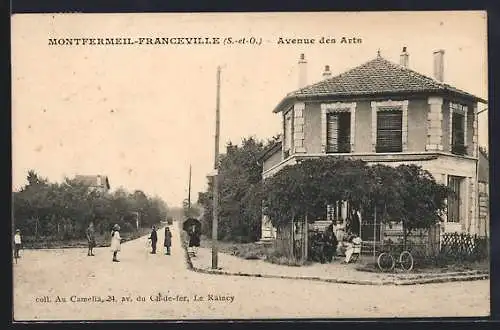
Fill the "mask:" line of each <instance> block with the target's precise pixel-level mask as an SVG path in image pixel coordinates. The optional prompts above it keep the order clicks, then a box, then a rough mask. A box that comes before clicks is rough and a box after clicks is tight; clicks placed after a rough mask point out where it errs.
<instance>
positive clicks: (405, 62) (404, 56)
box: [399, 47, 410, 68]
mask: <svg viewBox="0 0 500 330" xmlns="http://www.w3.org/2000/svg"><path fill="white" fill-rule="evenodd" d="M399 64H400V65H401V66H402V67H404V68H408V66H409V65H410V55H409V54H408V52H407V51H406V47H403V51H402V52H401V55H400V56H399Z"/></svg>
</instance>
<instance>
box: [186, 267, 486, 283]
mask: <svg viewBox="0 0 500 330" xmlns="http://www.w3.org/2000/svg"><path fill="white" fill-rule="evenodd" d="M191 265H192V264H191ZM191 267H192V268H191V270H193V271H195V272H197V273H203V274H210V275H226V276H245V277H258V278H279V279H289V280H308V281H319V282H326V283H337V284H352V285H379V286H380V285H416V284H432V283H446V282H459V281H463V282H465V281H477V280H486V279H489V274H474V275H456V276H448V277H435V278H420V279H411V280H381V281H369V280H366V281H363V280H346V279H333V278H321V277H313V276H284V275H268V274H250V273H232V272H226V271H222V270H208V269H202V268H196V267H194V266H191Z"/></svg>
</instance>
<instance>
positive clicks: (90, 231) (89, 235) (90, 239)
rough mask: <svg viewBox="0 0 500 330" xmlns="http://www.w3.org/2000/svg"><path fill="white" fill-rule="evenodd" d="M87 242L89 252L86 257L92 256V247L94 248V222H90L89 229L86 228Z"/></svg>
mask: <svg viewBox="0 0 500 330" xmlns="http://www.w3.org/2000/svg"><path fill="white" fill-rule="evenodd" d="M87 242H88V244H89V250H88V252H87V256H89V257H90V256H92V257H93V256H94V247H95V246H96V244H95V229H94V222H92V221H90V223H89V227H88V228H87Z"/></svg>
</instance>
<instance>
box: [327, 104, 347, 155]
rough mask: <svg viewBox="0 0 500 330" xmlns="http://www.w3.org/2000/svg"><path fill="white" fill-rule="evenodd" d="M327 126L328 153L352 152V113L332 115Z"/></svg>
mask: <svg viewBox="0 0 500 330" xmlns="http://www.w3.org/2000/svg"><path fill="white" fill-rule="evenodd" d="M326 125H327V127H326V139H327V141H326V143H327V152H351V146H350V143H351V113H350V112H339V113H330V114H328V115H327V121H326Z"/></svg>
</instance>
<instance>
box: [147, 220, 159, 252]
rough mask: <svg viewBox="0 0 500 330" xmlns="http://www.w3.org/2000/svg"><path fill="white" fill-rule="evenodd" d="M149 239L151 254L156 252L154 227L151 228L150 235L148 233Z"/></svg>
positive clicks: (156, 236)
mask: <svg viewBox="0 0 500 330" xmlns="http://www.w3.org/2000/svg"><path fill="white" fill-rule="evenodd" d="M149 239H150V240H151V254H156V243H157V242H158V234H157V233H156V227H155V226H153V227H152V228H151V235H149Z"/></svg>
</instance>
